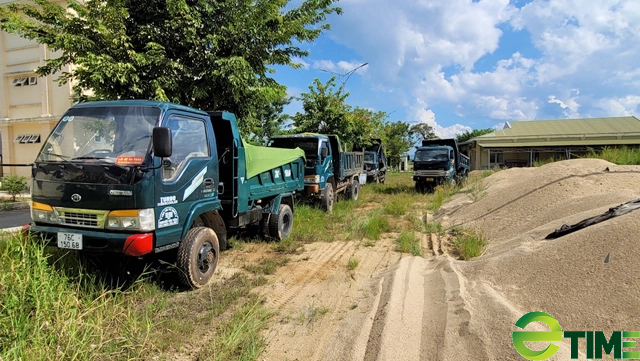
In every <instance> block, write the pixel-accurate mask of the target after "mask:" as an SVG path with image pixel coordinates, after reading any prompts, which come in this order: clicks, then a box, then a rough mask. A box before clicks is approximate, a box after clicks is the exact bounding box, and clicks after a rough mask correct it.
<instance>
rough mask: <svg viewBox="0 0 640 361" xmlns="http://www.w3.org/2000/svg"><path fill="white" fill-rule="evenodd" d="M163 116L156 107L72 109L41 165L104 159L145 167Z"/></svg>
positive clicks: (46, 147)
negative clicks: (146, 158) (156, 126)
mask: <svg viewBox="0 0 640 361" xmlns="http://www.w3.org/2000/svg"><path fill="white" fill-rule="evenodd" d="M159 116H160V109H159V108H153V107H136V106H115V107H100V106H96V107H86V108H84V107H83V108H73V109H70V110H69V111H68V112H67V113H65V115H64V116H63V117H62V119H61V120H60V121H59V122H58V124H57V125H56V127H55V128H54V129H53V131H52V132H51V135H50V136H49V138H48V139H47V141H46V143H45V144H44V146H43V147H42V150H41V151H40V154H39V155H38V157H37V158H36V161H38V162H60V161H61V160H63V161H80V160H91V159H93V160H101V161H106V162H109V163H118V164H142V163H143V160H144V158H145V157H146V155H147V153H148V152H149V148H150V141H151V132H152V130H153V127H154V126H155V125H156V123H157V121H158V118H159Z"/></svg>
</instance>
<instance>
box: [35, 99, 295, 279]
mask: <svg viewBox="0 0 640 361" xmlns="http://www.w3.org/2000/svg"><path fill="white" fill-rule="evenodd" d="M32 173H33V174H32V175H33V185H32V188H31V189H32V201H33V202H32V209H31V218H32V222H31V224H30V225H29V226H28V227H26V228H25V231H28V232H30V233H31V234H34V235H37V236H40V237H42V238H45V239H48V240H50V245H53V246H57V247H59V248H66V249H71V250H78V251H80V252H86V253H90V254H94V255H97V256H98V257H99V256H100V255H101V254H104V253H107V252H115V253H120V254H124V255H128V256H133V257H143V256H144V257H147V256H150V255H152V254H156V253H162V254H163V255H167V256H170V258H169V259H170V260H171V261H175V264H176V265H177V267H178V268H179V269H180V270H181V272H179V274H180V277H181V280H182V282H183V283H184V284H185V285H186V286H188V287H191V288H199V287H202V286H203V285H205V284H206V283H207V282H208V281H209V279H210V278H211V277H212V275H213V273H214V271H215V268H216V265H217V261H218V253H219V251H220V250H223V249H225V248H226V246H227V235H228V233H229V232H233V231H234V230H237V229H240V228H244V227H247V226H249V225H253V224H255V225H258V226H262V229H263V230H264V231H265V233H266V234H268V235H269V236H270V237H273V238H276V239H282V238H285V237H287V236H288V235H289V233H290V232H291V228H292V224H293V223H292V222H293V207H294V193H295V192H297V191H301V190H303V189H304V152H303V151H302V150H299V149H296V150H291V149H276V148H266V147H255V146H251V145H249V144H246V143H244V142H243V141H242V139H241V137H240V133H239V131H238V126H237V123H236V118H235V116H234V115H233V114H232V113H229V112H209V113H207V112H204V111H201V110H197V109H193V108H189V107H185V106H180V105H176V104H171V103H163V102H153V101H143V100H131V101H129V100H127V101H107V102H90V103H81V104H78V105H76V106H74V107H72V108H71V109H69V110H68V111H67V112H66V113H65V114H64V116H63V117H62V119H60V121H59V122H58V123H57V125H56V126H55V128H54V129H53V130H52V131H51V134H50V135H49V137H48V138H47V140H46V142H44V145H43V147H42V149H41V151H40V153H39V155H38V156H37V158H36V160H35V162H34V166H33V170H32Z"/></svg>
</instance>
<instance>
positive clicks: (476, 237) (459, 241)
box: [451, 228, 487, 260]
mask: <svg viewBox="0 0 640 361" xmlns="http://www.w3.org/2000/svg"><path fill="white" fill-rule="evenodd" d="M451 234H452V235H453V237H454V238H453V242H452V245H453V247H454V248H455V250H456V251H457V252H458V254H459V255H460V257H461V258H462V259H464V260H469V259H471V258H475V257H480V255H482V252H483V251H484V248H485V247H486V245H487V238H486V236H485V235H484V234H483V233H481V232H478V231H473V230H468V229H459V228H454V229H453V230H452V231H451Z"/></svg>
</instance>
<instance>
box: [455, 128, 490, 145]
mask: <svg viewBox="0 0 640 361" xmlns="http://www.w3.org/2000/svg"><path fill="white" fill-rule="evenodd" d="M495 131H496V130H495V129H493V128H487V129H474V130H472V131H468V130H467V131H466V132H464V133H462V134H458V135H457V137H456V138H457V140H458V143H461V142H466V141H467V140H470V139H472V138H475V137H479V136H481V135H484V134H489V133H493V132H495Z"/></svg>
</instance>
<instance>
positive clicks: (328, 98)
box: [293, 77, 353, 143]
mask: <svg viewBox="0 0 640 361" xmlns="http://www.w3.org/2000/svg"><path fill="white" fill-rule="evenodd" d="M335 86H336V82H335V77H332V78H331V79H329V80H328V81H327V82H326V83H325V84H323V83H322V82H321V81H320V80H319V79H318V78H316V79H314V80H313V83H312V84H311V85H309V92H307V93H302V94H300V97H299V99H300V100H301V101H302V108H303V109H304V113H300V112H298V113H296V114H295V115H294V116H293V125H294V126H295V132H296V133H303V132H314V133H320V134H338V135H340V138H341V139H342V140H343V142H347V143H349V142H352V141H353V139H352V133H353V124H352V122H351V119H350V116H349V112H350V106H349V105H347V103H346V102H345V99H346V98H347V97H348V96H349V93H343V92H342V89H338V90H337V91H334V88H335Z"/></svg>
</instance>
